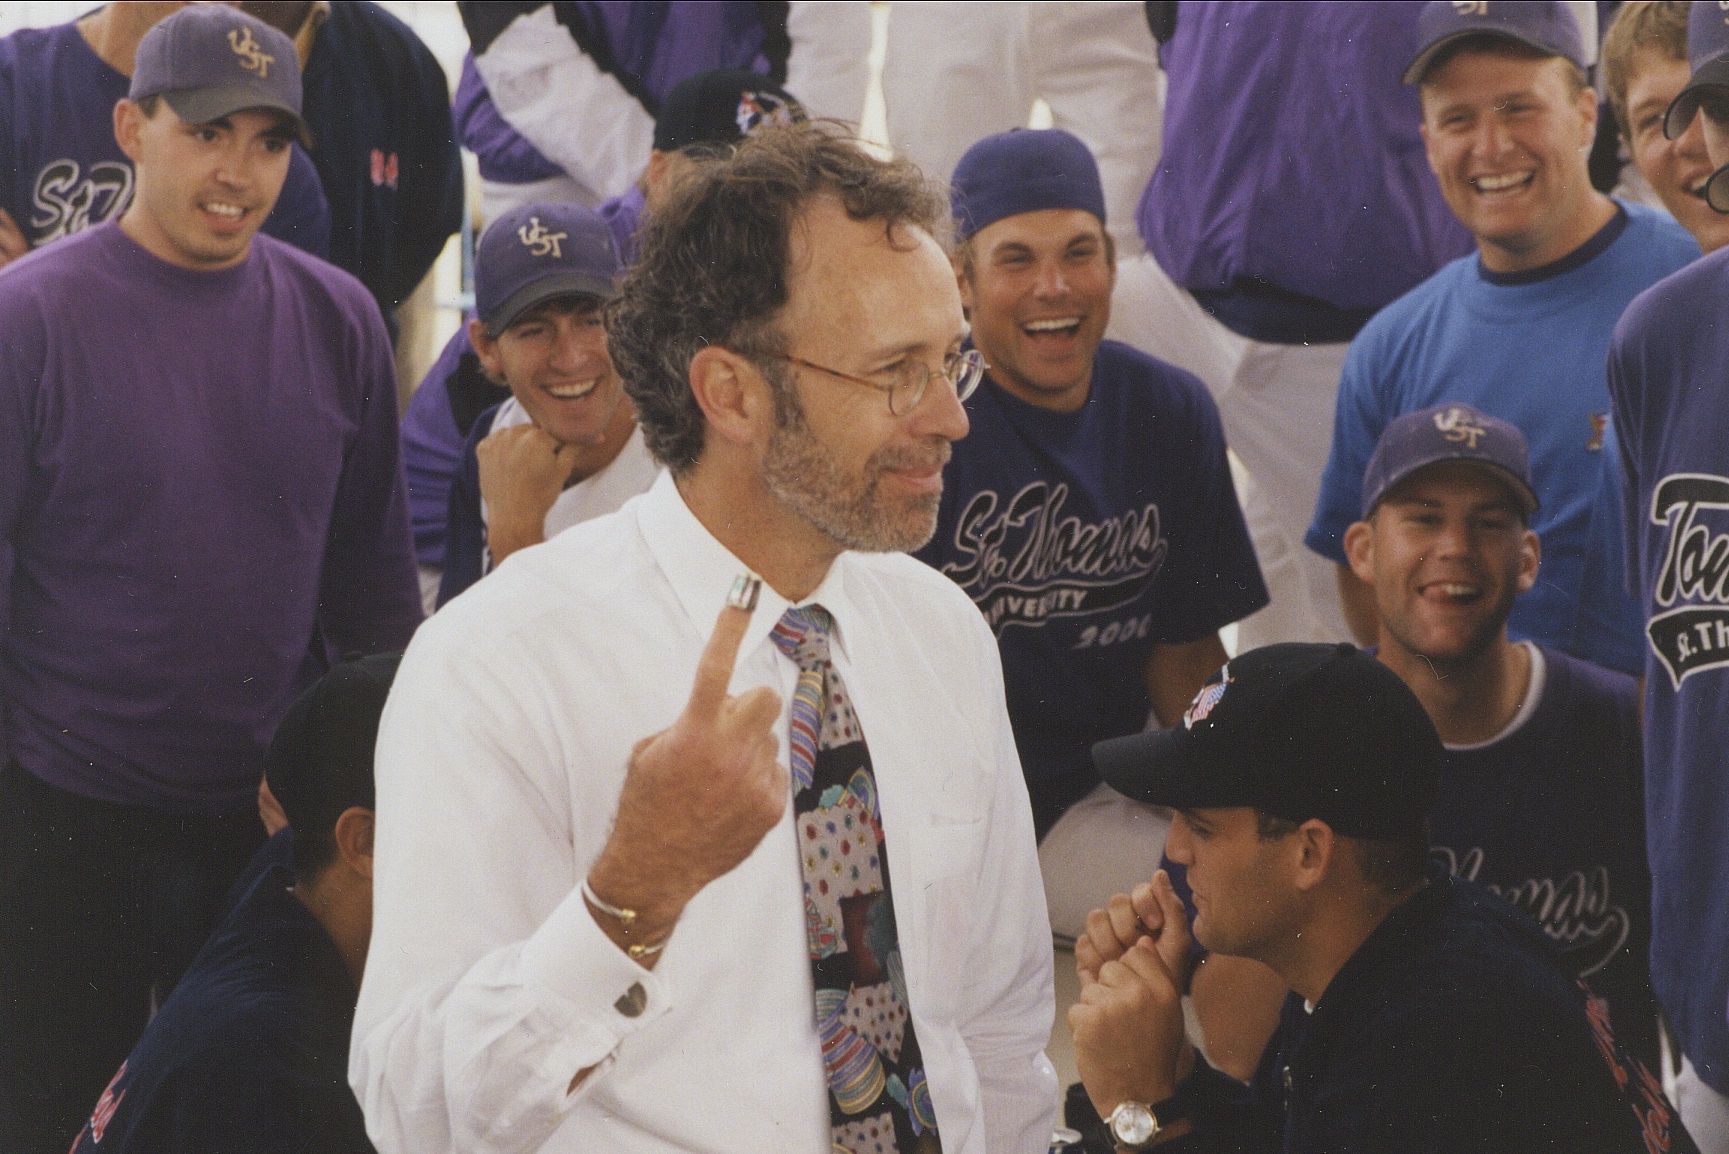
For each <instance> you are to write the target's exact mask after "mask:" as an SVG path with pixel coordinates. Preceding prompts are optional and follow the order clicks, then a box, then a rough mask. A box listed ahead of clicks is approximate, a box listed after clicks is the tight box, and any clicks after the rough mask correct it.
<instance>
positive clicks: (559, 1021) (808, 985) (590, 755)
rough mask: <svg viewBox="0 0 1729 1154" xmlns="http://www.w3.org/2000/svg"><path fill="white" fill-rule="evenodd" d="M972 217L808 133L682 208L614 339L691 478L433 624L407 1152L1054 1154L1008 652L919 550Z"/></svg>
mask: <svg viewBox="0 0 1729 1154" xmlns="http://www.w3.org/2000/svg"><path fill="white" fill-rule="evenodd" d="M942 211H943V210H942V201H941V199H940V197H939V196H938V195H936V193H935V191H934V190H933V189H931V188H930V187H929V186H928V185H927V184H926V183H925V182H924V181H923V180H922V178H921V177H920V176H919V173H918V170H917V169H916V168H913V167H912V166H911V165H910V164H908V163H906V162H905V161H893V162H889V161H881V160H877V159H874V158H873V157H872V156H871V155H870V154H868V153H867V152H865V151H864V149H863V148H862V147H860V146H859V145H858V144H857V143H856V142H854V141H851V140H846V139H843V138H839V137H837V136H835V135H834V134H833V132H832V130H831V129H830V128H828V127H825V126H823V125H819V124H809V123H806V124H798V125H791V126H787V127H778V128H774V129H770V130H767V131H765V132H762V133H760V134H758V135H756V136H753V137H751V138H750V139H747V140H746V141H744V142H743V143H741V144H740V145H739V146H738V149H737V151H736V153H735V154H734V155H733V156H731V157H730V158H728V159H724V160H720V161H717V162H715V163H714V164H713V165H709V166H703V167H702V168H700V169H699V170H698V171H697V172H696V173H694V174H693V175H692V177H691V178H690V179H689V180H686V181H681V182H679V185H678V187H677V188H675V189H674V190H673V191H672V194H671V196H670V197H669V198H668V201H667V202H666V204H664V205H662V206H661V207H660V208H658V209H657V210H656V211H655V213H654V215H653V216H652V217H651V218H650V221H649V224H648V227H647V229H646V231H645V232H644V234H643V238H642V242H643V247H642V252H641V256H640V257H639V259H638V261H637V263H636V264H635V265H634V266H633V268H632V270H631V272H630V274H629V276H627V277H626V279H625V280H624V282H623V284H622V285H621V286H620V290H619V296H618V298H617V299H616V300H615V301H614V302H612V304H611V305H610V306H609V310H608V318H607V319H608V330H609V334H608V335H609V345H610V348H611V353H612V356H613V358H614V360H615V362H616V364H617V368H618V371H619V375H620V376H621V377H622V379H623V380H624V381H625V387H626V389H627V390H628V392H629V394H630V397H631V400H632V401H634V402H635V404H636V408H637V414H638V420H639V422H640V425H641V427H642V430H643V433H644V435H645V437H646V439H647V442H648V447H649V451H650V452H652V453H653V454H654V455H655V457H656V459H657V460H659V461H660V462H661V464H663V465H664V466H665V467H666V470H667V471H666V472H665V473H663V474H662V475H661V477H660V478H659V479H658V480H657V481H656V482H655V484H654V486H653V487H652V488H651V489H650V490H649V491H648V492H647V493H646V494H644V495H643V496H641V497H639V498H637V499H636V500H634V501H632V502H631V503H629V504H627V505H626V506H625V507H624V508H623V509H621V510H620V511H619V512H618V513H616V514H614V515H613V516H610V517H601V518H597V519H595V520H592V521H588V522H585V523H583V524H581V525H578V526H576V527H575V528H572V529H570V530H568V531H566V532H564V533H562V534H560V535H559V536H558V537H556V538H554V539H553V540H551V541H549V542H547V543H546V544H544V545H542V546H540V547H539V548H536V549H531V550H527V551H525V552H523V553H522V554H521V555H520V556H518V557H517V558H516V559H515V560H513V561H512V562H511V563H510V564H509V565H506V566H504V567H503V568H501V569H500V570H498V571H497V572H496V573H494V574H492V575H491V576H490V577H488V578H487V579H486V580H485V581H482V582H480V583H479V584H477V585H476V586H474V587H473V588H472V589H471V590H469V592H468V593H466V594H465V595H464V596H462V597H460V598H458V599H457V600H455V601H453V602H451V603H450V604H449V605H448V606H446V607H445V608H444V609H443V610H441V611H440V612H439V613H438V615H437V616H435V617H434V618H433V619H432V620H431V621H430V622H429V623H428V624H427V626H426V627H425V628H424V629H423V630H422V631H421V632H420V633H418V634H417V635H416V638H415V641H414V643H413V644H412V645H411V646H410V648H409V652H408V654H407V656H406V657H405V658H404V660H403V665H402V669H401V672H400V673H399V675H398V678H397V681H396V683H395V688H394V689H393V690H392V694H391V701H390V706H389V709H388V711H387V715H386V717H385V719H384V723H383V725H382V727H381V729H380V733H379V747H378V830H379V833H378V842H377V846H378V852H377V857H376V859H375V874H374V886H375V911H374V922H373V939H372V948H371V951H370V953H369V955H368V962H367V972H366V982H365V986H364V989H363V991H362V993H361V998H360V1004H359V1006H358V1007H357V1009H356V1013H355V1041H354V1047H353V1050H352V1059H351V1065H350V1069H351V1071H352V1074H353V1078H354V1084H355V1087H356V1090H357V1092H358V1094H359V1096H360V1100H361V1103H362V1105H363V1107H364V1108H365V1110H366V1115H367V1123H368V1128H369V1131H370V1133H371V1134H372V1136H373V1138H374V1140H375V1141H376V1142H377V1144H378V1147H379V1149H380V1150H381V1151H384V1152H386V1154H389V1152H391V1151H406V1150H448V1149H489V1150H516V1151H528V1150H545V1151H577V1150H585V1151H586V1150H608V1151H621V1152H624V1154H632V1152H637V1151H662V1150H675V1149H676V1150H775V1151H799V1152H808V1154H829V1152H830V1151H831V1150H836V1149H846V1150H849V1151H854V1152H857V1154H865V1152H875V1151H898V1152H900V1154H913V1152H915V1151H934V1150H939V1149H940V1150H943V1151H946V1152H947V1154H969V1152H973V1154H982V1152H984V1151H987V1150H988V1151H992V1152H997V1151H1003V1152H1010V1154H1033V1152H1035V1151H1041V1152H1042V1151H1043V1150H1045V1149H1046V1147H1047V1144H1048V1142H1049V1139H1050V1135H1051V1123H1052V1120H1053V1115H1054V1112H1055V1106H1056V1078H1055V1074H1054V1071H1053V1070H1052V1069H1051V1066H1050V1064H1049V1063H1048V1062H1047V1061H1046V1060H1045V1058H1044V1055H1043V1049H1044V1047H1045V1044H1046V1042H1047V1041H1048V1039H1049V1034H1050V1026H1051V1016H1052V1001H1053V995H1052V984H1051V951H1050V938H1049V933H1050V929H1049V923H1048V921H1047V919H1046V916H1045V905H1044V895H1043V893H1042V892H1041V889H1040V885H1039V874H1038V860H1037V856H1036V853H1035V848H1034V840H1033V822H1032V815H1031V811H1030V808H1029V806H1028V804H1027V793H1026V787H1025V785H1024V783H1023V781H1022V777H1021V771H1020V763H1019V760H1018V758H1017V757H1016V754H1015V741H1014V734H1013V732H1012V731H1011V729H1010V726H1009V719H1008V714H1007V711H1006V709H1005V708H1004V704H1003V695H1002V682H1001V677H1000V671H999V664H998V658H997V650H996V646H995V644H994V643H993V640H992V638H991V634H990V630H989V629H987V628H986V627H985V625H984V623H983V622H982V621H981V620H980V618H979V614H978V613H977V612H976V611H975V610H974V609H973V607H972V605H971V604H970V603H969V602H968V601H967V599H966V597H965V596H964V595H963V594H962V593H961V591H960V590H959V589H957V588H956V587H955V585H954V584H953V583H952V582H950V581H948V580H946V579H944V578H943V577H941V576H940V575H939V574H937V573H936V572H934V571H933V570H931V569H929V568H928V567H926V566H924V565H921V564H919V563H918V562H917V561H915V560H913V559H912V558H910V557H907V556H903V555H902V554H903V553H904V552H905V551H906V550H910V549H916V548H918V547H919V546H921V545H923V544H924V543H925V541H926V540H928V539H929V537H930V534H931V531H932V529H933V527H934V525H935V521H936V513H937V505H938V502H939V500H940V498H941V494H942V487H943V466H944V464H945V463H946V462H947V460H948V457H949V445H950V443H951V442H953V441H956V440H959V439H960V438H961V437H962V436H964V435H965V434H966V431H967V416H966V411H965V410H964V409H963V408H962V406H961V396H962V395H963V394H965V393H966V392H968V391H970V390H971V389H972V388H973V387H974V386H975V385H976V382H977V379H978V362H977V360H976V358H974V357H969V356H967V355H966V354H965V353H964V352H963V351H962V346H963V344H964V342H965V340H966V335H967V327H966V322H965V320H964V317H963V314H962V310H961V301H960V295H959V293H958V292H957V291H956V288H955V280H954V274H953V271H952V269H951V268H950V266H949V263H948V260H947V259H946V257H945V255H944V254H943V251H942V249H941V248H940V247H939V246H938V244H937V242H936V241H935V240H934V239H933V234H934V233H936V232H937V231H938V227H939V222H940V220H941V214H942ZM729 589H730V590H731V592H730V593H729ZM867 743H868V745H867ZM789 799H790V801H791V805H790V806H789V805H788V802H789Z"/></svg>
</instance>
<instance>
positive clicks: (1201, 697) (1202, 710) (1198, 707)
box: [1183, 667, 1231, 729]
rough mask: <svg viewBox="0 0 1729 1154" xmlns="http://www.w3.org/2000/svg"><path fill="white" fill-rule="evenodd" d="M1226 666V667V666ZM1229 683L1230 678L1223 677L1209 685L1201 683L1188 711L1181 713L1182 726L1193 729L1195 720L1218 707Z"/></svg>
mask: <svg viewBox="0 0 1729 1154" xmlns="http://www.w3.org/2000/svg"><path fill="white" fill-rule="evenodd" d="M1227 668H1228V667H1227ZM1230 684H1231V679H1230V678H1229V677H1225V678H1223V679H1222V680H1219V681H1215V682H1213V683H1212V684H1211V685H1203V686H1202V687H1201V691H1200V692H1199V693H1197V694H1195V699H1194V701H1192V702H1190V703H1189V708H1188V712H1186V713H1184V714H1183V728H1184V729H1193V728H1194V727H1195V722H1197V721H1205V720H1206V719H1207V716H1208V714H1210V713H1212V712H1213V710H1214V709H1216V708H1217V707H1218V704H1219V702H1220V701H1222V700H1223V699H1224V696H1225V687H1226V686H1228V685H1230Z"/></svg>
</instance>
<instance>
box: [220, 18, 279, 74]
mask: <svg viewBox="0 0 1729 1154" xmlns="http://www.w3.org/2000/svg"><path fill="white" fill-rule="evenodd" d="M228 47H230V48H232V49H234V55H236V56H238V57H240V67H242V68H244V69H246V70H247V71H248V72H256V73H258V79H260V80H266V79H268V78H269V77H270V66H271V65H272V64H275V63H276V57H274V56H272V55H270V53H268V52H266V51H264V49H263V48H261V47H259V44H258V41H256V40H254V39H253V38H252V29H250V28H231V29H229V31H228Z"/></svg>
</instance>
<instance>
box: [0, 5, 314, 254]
mask: <svg viewBox="0 0 1729 1154" xmlns="http://www.w3.org/2000/svg"><path fill="white" fill-rule="evenodd" d="M130 85H131V81H129V80H128V79H127V78H126V77H124V76H122V75H121V74H120V73H118V72H116V71H115V70H114V69H112V68H110V67H109V66H108V65H107V64H106V63H105V62H104V61H103V60H102V58H101V57H99V56H97V55H96V53H95V52H94V51H92V50H91V48H90V45H89V43H88V42H87V41H86V40H85V39H84V37H83V35H82V34H80V33H79V31H78V26H77V25H76V24H58V25H55V26H54V27H52V28H26V29H24V30H22V31H19V32H14V33H13V34H12V35H10V36H8V37H6V38H5V39H0V208H3V209H5V210H6V211H7V212H8V213H10V214H11V216H12V219H13V220H14V221H15V222H17V224H18V227H19V228H20V229H22V230H23V232H24V235H25V237H26V238H27V239H28V240H29V241H30V247H31V248H38V247H40V246H42V245H44V244H47V243H48V242H49V241H52V240H59V239H60V238H61V237H63V236H70V235H71V234H72V233H75V232H80V231H82V230H84V229H86V228H89V227H90V226H91V225H93V224H101V223H102V222H103V221H105V220H114V219H116V218H118V217H119V216H120V214H121V213H122V212H124V211H125V210H126V206H127V205H129V204H131V203H132V193H133V180H132V162H131V161H130V160H128V159H126V154H125V153H123V152H121V151H120V145H119V144H118V143H117V142H116V141H115V139H114V104H115V102H116V101H119V100H122V99H124V98H125V96H126V90H127V88H128V87H129V86H130ZM263 231H264V232H265V233H267V234H268V235H270V236H274V237H276V238H277V239H279V240H285V241H287V242H288V243H289V244H292V245H294V246H295V247H297V248H301V249H304V250H305V251H307V252H310V253H313V254H314V255H317V256H328V255H329V253H330V206H329V204H328V202H327V201H326V200H325V197H324V186H323V185H321V184H319V182H318V171H317V170H316V169H315V168H313V166H312V160H311V158H310V157H308V156H307V155H306V153H305V152H303V151H302V150H301V148H300V146H299V145H298V144H297V145H295V146H294V151H293V155H292V157H291V158H290V161H289V165H288V179H287V180H286V181H284V183H283V185H282V194H281V195H280V196H279V197H277V200H276V207H275V209H274V210H272V211H271V213H270V216H269V217H267V218H266V219H265V221H264V228H263Z"/></svg>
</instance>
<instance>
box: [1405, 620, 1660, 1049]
mask: <svg viewBox="0 0 1729 1154" xmlns="http://www.w3.org/2000/svg"><path fill="white" fill-rule="evenodd" d="M1540 652H1541V662H1540V665H1541V669H1540V673H1541V677H1542V683H1541V685H1540V686H1535V687H1534V688H1536V689H1538V696H1537V698H1536V703H1535V706H1534V707H1533V708H1532V709H1531V711H1530V713H1529V715H1527V716H1523V718H1522V720H1521V721H1520V722H1519V723H1518V724H1517V726H1516V728H1514V729H1512V731H1511V732H1508V733H1504V734H1502V735H1500V736H1499V737H1497V738H1496V739H1495V740H1494V741H1491V742H1488V743H1486V744H1484V745H1477V746H1449V747H1448V748H1447V752H1446V758H1445V761H1444V769H1443V772H1442V774H1441V795H1440V798H1439V800H1438V801H1437V802H1436V804H1435V809H1434V811H1433V812H1432V813H1431V814H1430V817H1429V834H1430V845H1431V847H1432V849H1433V852H1434V854H1435V856H1436V857H1437V858H1439V859H1441V861H1442V862H1443V863H1444V864H1446V865H1447V866H1448V867H1449V869H1450V870H1451V871H1452V872H1453V873H1454V874H1456V875H1458V876H1459V877H1463V878H1467V879H1469V880H1471V881H1475V882H1477V883H1478V884H1480V885H1486V886H1488V887H1489V888H1490V889H1492V890H1494V891H1495V892H1496V893H1498V894H1500V895H1501V896H1502V897H1503V898H1505V899H1506V900H1507V901H1509V902H1511V903H1512V904H1513V905H1515V906H1518V907H1519V908H1520V909H1522V910H1524V911H1525V912H1526V913H1528V914H1530V915H1531V916H1532V917H1533V918H1534V919H1536V921H1537V924H1538V925H1540V926H1542V928H1543V931H1544V933H1546V934H1547V935H1548V936H1549V938H1550V940H1551V941H1553V942H1554V943H1555V945H1556V947H1557V948H1558V949H1559V950H1560V952H1561V956H1562V958H1563V959H1564V960H1565V961H1566V962H1567V964H1568V965H1569V966H1570V967H1571V968H1572V970H1573V972H1574V973H1576V974H1577V975H1578V976H1579V977H1581V978H1583V979H1584V980H1585V981H1586V982H1587V983H1589V985H1590V987H1591V990H1592V992H1593V993H1595V994H1596V995H1597V996H1598V997H1600V998H1602V999H1604V1000H1605V1001H1606V1002H1608V1003H1609V1011H1610V1014H1611V1016H1612V1018H1613V1020H1614V1023H1615V1036H1616V1037H1617V1038H1619V1039H1620V1040H1621V1041H1622V1042H1623V1043H1624V1044H1625V1045H1626V1046H1627V1048H1628V1049H1629V1050H1631V1051H1632V1052H1633V1053H1635V1054H1637V1055H1638V1056H1639V1057H1640V1058H1641V1059H1643V1060H1644V1061H1645V1064H1646V1065H1648V1066H1650V1067H1651V1068H1652V1069H1657V1068H1658V1054H1657V1007H1656V1002H1655V1001H1654V999H1653V997H1652V993H1651V967H1650V961H1649V956H1650V949H1651V872H1650V869H1649V868H1648V867H1647V865H1646V863H1645V822H1644V820H1643V809H1644V793H1643V788H1644V779H1643V775H1642V774H1641V772H1640V751H1639V710H1638V697H1637V692H1638V691H1637V689H1636V687H1635V684H1634V681H1633V679H1632V678H1631V677H1628V676H1627V675H1626V674H1624V673H1618V672H1615V671H1614V670H1610V669H1604V668H1603V667H1602V666H1600V665H1593V664H1591V663H1590V662H1588V661H1581V660H1579V659H1578V658H1575V657H1569V656H1568V655H1567V654H1565V653H1562V652H1561V651H1560V650H1558V649H1551V648H1549V647H1547V646H1543V647H1541V649H1540ZM1533 665H1534V669H1533V672H1534V674H1535V673H1537V672H1538V670H1537V669H1536V668H1535V667H1536V665H1537V663H1536V662H1534V663H1533Z"/></svg>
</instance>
